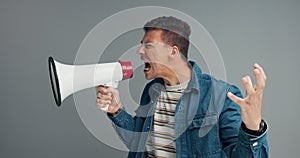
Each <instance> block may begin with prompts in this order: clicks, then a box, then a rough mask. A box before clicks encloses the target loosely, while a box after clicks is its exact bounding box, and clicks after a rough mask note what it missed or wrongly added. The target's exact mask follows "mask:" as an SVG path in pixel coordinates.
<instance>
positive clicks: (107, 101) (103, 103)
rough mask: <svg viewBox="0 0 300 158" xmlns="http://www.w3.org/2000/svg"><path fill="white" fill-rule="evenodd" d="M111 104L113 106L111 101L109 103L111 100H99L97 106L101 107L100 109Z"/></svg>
mask: <svg viewBox="0 0 300 158" xmlns="http://www.w3.org/2000/svg"><path fill="white" fill-rule="evenodd" d="M110 104H111V101H109V100H101V99H97V101H96V105H97V106H99V107H105V106H107V105H110Z"/></svg>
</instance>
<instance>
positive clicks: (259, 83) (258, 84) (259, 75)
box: [253, 64, 266, 90]
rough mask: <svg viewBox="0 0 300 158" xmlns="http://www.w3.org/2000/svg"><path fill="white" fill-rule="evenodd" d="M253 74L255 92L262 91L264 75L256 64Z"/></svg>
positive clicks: (264, 81) (264, 80)
mask: <svg viewBox="0 0 300 158" xmlns="http://www.w3.org/2000/svg"><path fill="white" fill-rule="evenodd" d="M253 73H254V75H255V78H256V86H255V88H256V90H263V89H264V87H265V83H266V76H265V74H264V71H263V69H262V67H260V66H259V65H258V64H254V70H253Z"/></svg>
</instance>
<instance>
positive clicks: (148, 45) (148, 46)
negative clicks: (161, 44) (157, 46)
mask: <svg viewBox="0 0 300 158" xmlns="http://www.w3.org/2000/svg"><path fill="white" fill-rule="evenodd" d="M144 46H145V48H146V49H150V48H151V47H152V45H151V44H150V43H145V44H144Z"/></svg>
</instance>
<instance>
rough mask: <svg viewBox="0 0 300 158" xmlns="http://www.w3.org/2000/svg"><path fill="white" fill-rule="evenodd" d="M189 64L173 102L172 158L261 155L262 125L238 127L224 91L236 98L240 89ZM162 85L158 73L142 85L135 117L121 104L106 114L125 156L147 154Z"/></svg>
mask: <svg viewBox="0 0 300 158" xmlns="http://www.w3.org/2000/svg"><path fill="white" fill-rule="evenodd" d="M189 64H190V66H191V67H192V72H193V73H192V77H191V80H190V82H189V84H188V87H187V88H186V90H185V92H184V93H183V95H182V97H181V99H180V100H179V102H178V104H177V105H176V115H175V122H176V124H175V131H176V157H177V158H190V157H197V158H227V157H228V158H229V157H230V158H252V157H254V158H267V157H268V143H267V139H266V133H267V130H266V131H265V132H264V133H263V134H262V135H260V136H253V135H250V134H247V133H246V132H244V131H243V130H242V128H241V122H242V119H241V116H240V108H239V106H238V105H237V104H235V103H234V102H232V101H231V100H230V99H229V98H228V97H227V96H226V94H227V92H229V91H230V92H232V93H233V94H235V95H237V96H239V97H242V94H241V92H240V90H239V89H238V88H237V87H235V86H233V85H229V84H228V83H225V82H223V81H220V80H216V79H215V78H213V77H212V76H210V75H207V74H202V72H201V69H200V68H199V67H198V66H197V64H195V63H194V62H189ZM163 85H164V82H163V80H162V79H159V78H158V79H154V80H152V81H151V82H150V83H148V84H147V85H146V87H145V89H144V91H143V94H142V97H141V102H140V106H139V107H138V109H137V110H136V116H134V117H132V116H131V115H130V114H128V113H127V112H126V110H125V109H124V108H123V110H122V111H121V112H120V113H118V114H117V115H116V116H114V117H111V116H110V117H109V118H110V119H111V120H112V122H113V126H114V127H115V129H116V131H117V133H118V135H119V136H120V138H121V140H122V141H123V142H124V143H125V145H126V146H127V147H128V149H129V151H130V152H129V154H128V157H130V158H140V157H147V152H146V148H145V144H146V142H147V139H148V135H149V131H150V130H151V127H152V121H153V114H154V107H155V104H156V101H157V99H158V97H159V95H160V91H161V90H162V88H164V86H163Z"/></svg>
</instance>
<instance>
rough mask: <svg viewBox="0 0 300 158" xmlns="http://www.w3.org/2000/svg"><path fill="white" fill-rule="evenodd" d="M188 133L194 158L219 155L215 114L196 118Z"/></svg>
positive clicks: (216, 117) (216, 116)
mask: <svg viewBox="0 0 300 158" xmlns="http://www.w3.org/2000/svg"><path fill="white" fill-rule="evenodd" d="M189 132H190V133H191V134H190V140H191V149H192V154H193V155H194V156H197V157H206V156H212V155H215V154H217V153H220V151H221V145H220V139H219V126H218V115H217V114H212V115H201V116H198V117H197V116H196V117H195V118H194V119H193V120H192V122H191V124H190V126H189Z"/></svg>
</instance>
